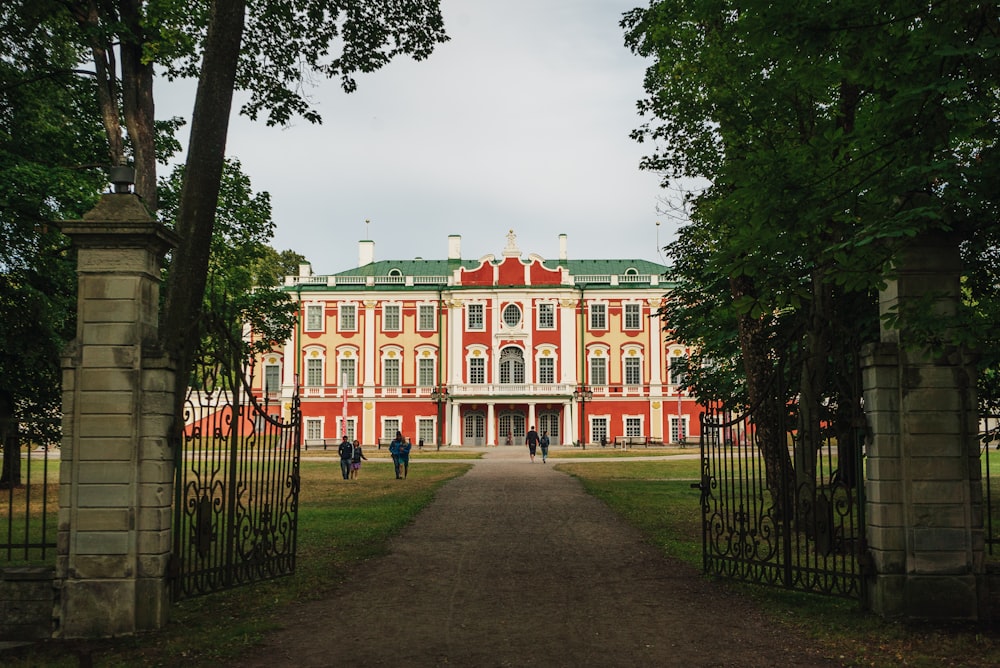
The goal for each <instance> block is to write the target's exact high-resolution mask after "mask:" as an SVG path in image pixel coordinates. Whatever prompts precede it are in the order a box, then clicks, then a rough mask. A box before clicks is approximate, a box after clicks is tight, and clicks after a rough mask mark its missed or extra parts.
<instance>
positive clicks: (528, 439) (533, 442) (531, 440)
mask: <svg viewBox="0 0 1000 668" xmlns="http://www.w3.org/2000/svg"><path fill="white" fill-rule="evenodd" d="M538 440H539V439H538V432H537V431H535V426H534V425H531V429H529V430H528V433H527V435H525V437H524V442H525V443H526V444H527V445H528V454H529V455H531V463H532V464H534V463H535V450H536V449H537V448H538Z"/></svg>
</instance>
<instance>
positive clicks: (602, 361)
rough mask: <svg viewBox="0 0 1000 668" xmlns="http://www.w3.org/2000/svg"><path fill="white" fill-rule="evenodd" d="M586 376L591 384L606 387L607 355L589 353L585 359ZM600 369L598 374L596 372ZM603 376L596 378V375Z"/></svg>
mask: <svg viewBox="0 0 1000 668" xmlns="http://www.w3.org/2000/svg"><path fill="white" fill-rule="evenodd" d="M587 371H588V374H587V376H588V378H589V382H590V384H591V385H596V386H599V387H607V385H608V356H607V355H590V356H589V359H588V360H587ZM598 371H600V373H599V374H598V373H597V372H598ZM598 375H600V376H603V377H602V378H600V379H598V378H597V376H598Z"/></svg>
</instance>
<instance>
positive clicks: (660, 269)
mask: <svg viewBox="0 0 1000 668" xmlns="http://www.w3.org/2000/svg"><path fill="white" fill-rule="evenodd" d="M503 259H504V258H498V259H496V260H494V262H495V263H499V262H501V261H502V260H503ZM479 262H480V261H479V260H478V259H475V260H471V259H464V260H379V261H378V262H372V263H370V264H366V265H364V266H362V267H353V268H351V269H347V270H345V271H339V272H336V273H335V274H332V275H333V276H388V275H389V272H390V271H392V270H393V269H395V270H396V271H398V272H399V273H400V274H401V275H403V276H449V275H451V273H452V272H453V271H454V270H455V269H458V268H459V267H465V268H466V269H467V270H473V269H476V268H477V267H479ZM542 263H543V265H544V266H545V267H546V268H547V269H555V268H557V267H560V266H561V267H565V268H566V269H568V270H569V273H570V274H571V275H573V276H580V275H584V274H624V273H625V271H626V270H628V269H635V270H636V272H638V273H640V274H663V273H664V272H665V271H666V270H667V267H666V266H665V265H662V264H659V263H656V262H650V261H649V260H543V261H542Z"/></svg>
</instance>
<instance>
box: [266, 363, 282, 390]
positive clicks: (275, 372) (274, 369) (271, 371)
mask: <svg viewBox="0 0 1000 668" xmlns="http://www.w3.org/2000/svg"><path fill="white" fill-rule="evenodd" d="M272 376H273V378H272ZM268 380H273V381H275V382H274V383H270V382H268ZM261 383H262V386H261V389H263V390H264V393H265V394H277V393H278V392H280V391H281V365H280V364H265V365H264V376H263V378H262V379H261Z"/></svg>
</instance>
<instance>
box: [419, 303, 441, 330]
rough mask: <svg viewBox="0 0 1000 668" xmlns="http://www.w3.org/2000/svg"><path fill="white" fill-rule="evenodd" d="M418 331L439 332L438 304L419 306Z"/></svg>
mask: <svg viewBox="0 0 1000 668" xmlns="http://www.w3.org/2000/svg"><path fill="white" fill-rule="evenodd" d="M417 331H418V332H436V331H437V304H417Z"/></svg>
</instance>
